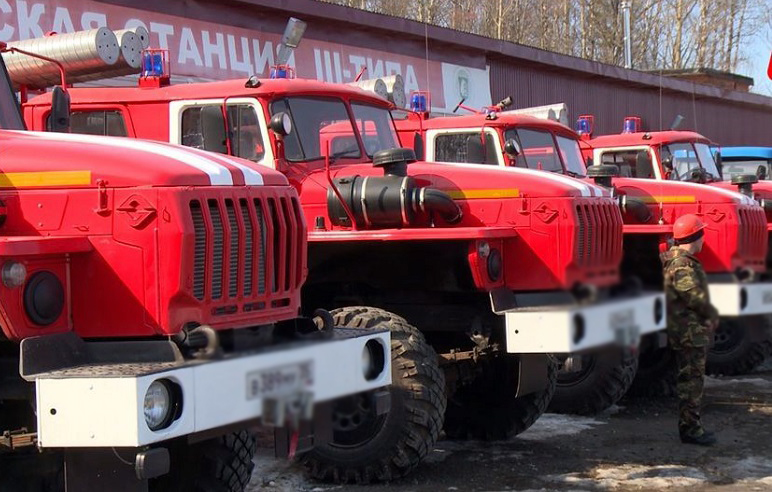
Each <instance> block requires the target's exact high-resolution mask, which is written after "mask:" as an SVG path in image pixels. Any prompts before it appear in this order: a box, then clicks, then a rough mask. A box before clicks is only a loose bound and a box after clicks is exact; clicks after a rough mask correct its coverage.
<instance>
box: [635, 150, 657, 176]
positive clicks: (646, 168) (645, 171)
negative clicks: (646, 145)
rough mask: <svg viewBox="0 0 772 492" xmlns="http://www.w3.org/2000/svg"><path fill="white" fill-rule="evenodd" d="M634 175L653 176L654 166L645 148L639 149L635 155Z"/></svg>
mask: <svg viewBox="0 0 772 492" xmlns="http://www.w3.org/2000/svg"><path fill="white" fill-rule="evenodd" d="M635 177H636V178H653V177H654V166H653V165H652V163H651V154H649V152H648V151H647V150H641V151H640V152H638V154H636V156H635Z"/></svg>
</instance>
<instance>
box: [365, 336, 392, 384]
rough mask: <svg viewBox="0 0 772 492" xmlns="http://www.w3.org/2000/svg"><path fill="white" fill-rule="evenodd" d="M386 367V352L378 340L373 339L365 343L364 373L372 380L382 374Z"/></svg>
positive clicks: (367, 378)
mask: <svg viewBox="0 0 772 492" xmlns="http://www.w3.org/2000/svg"><path fill="white" fill-rule="evenodd" d="M385 367H386V353H385V351H384V350H383V345H381V342H379V341H378V340H375V339H372V340H368V341H367V343H365V346H364V348H363V349H362V374H363V375H364V377H365V379H366V380H368V381H372V380H373V379H376V378H377V377H378V376H380V375H381V373H382V372H383V369H384V368H385Z"/></svg>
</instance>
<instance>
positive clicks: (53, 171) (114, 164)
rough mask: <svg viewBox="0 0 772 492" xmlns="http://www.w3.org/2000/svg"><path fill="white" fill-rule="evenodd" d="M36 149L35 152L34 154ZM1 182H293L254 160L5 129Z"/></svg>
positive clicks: (66, 184) (117, 140) (159, 145)
mask: <svg viewBox="0 0 772 492" xmlns="http://www.w3.org/2000/svg"><path fill="white" fill-rule="evenodd" d="M30 150H32V152H30ZM0 173H2V174H3V175H4V177H5V179H3V176H2V175H0V186H2V187H6V188H9V187H18V186H24V187H26V188H37V187H45V188H56V187H60V188H61V187H67V188H72V187H95V186H97V181H98V180H102V181H104V184H105V185H106V186H108V187H111V188H121V187H134V186H213V185H214V186H231V185H236V186H238V185H245V184H246V185H274V186H281V185H285V186H286V185H287V184H288V183H287V179H286V178H285V177H284V176H283V175H282V174H281V173H278V172H276V171H273V170H271V169H268V168H265V167H262V166H259V165H257V164H255V163H253V162H251V161H247V160H245V159H239V158H236V157H229V156H224V155H219V154H214V153H211V152H205V151H202V150H198V149H192V148H189V147H181V146H176V145H171V144H165V143H159V142H150V141H144V140H135V139H129V138H121V137H102V136H93V135H79V134H72V133H44V132H21V131H9V130H5V131H0Z"/></svg>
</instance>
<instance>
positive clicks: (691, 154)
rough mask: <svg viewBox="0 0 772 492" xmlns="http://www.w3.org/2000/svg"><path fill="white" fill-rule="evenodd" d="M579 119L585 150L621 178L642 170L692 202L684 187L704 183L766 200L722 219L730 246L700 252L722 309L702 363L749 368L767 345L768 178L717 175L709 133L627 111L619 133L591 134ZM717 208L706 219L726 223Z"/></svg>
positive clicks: (771, 217) (771, 308) (717, 368)
mask: <svg viewBox="0 0 772 492" xmlns="http://www.w3.org/2000/svg"><path fill="white" fill-rule="evenodd" d="M582 121H587V123H581V122H582ZM578 124H580V125H582V126H583V127H584V128H587V129H588V130H590V131H587V132H585V134H586V135H587V137H588V138H585V139H584V140H583V143H584V146H583V147H584V148H583V153H584V155H585V157H590V158H592V159H593V162H595V163H597V164H601V165H605V164H613V165H616V166H618V167H619V169H620V171H621V173H622V175H623V176H626V177H630V178H638V177H644V176H645V177H646V178H648V179H653V180H657V183H658V184H659V186H662V185H664V184H665V183H668V184H670V183H673V182H675V183H677V186H680V187H681V188H682V189H683V190H684V191H683V194H682V195H681V194H680V193H679V196H681V198H679V200H680V201H681V202H685V201H687V200H693V201H696V200H697V199H698V198H699V196H700V193H702V192H700V193H697V192H693V191H690V190H704V189H705V186H702V185H709V186H710V187H711V188H713V189H718V190H726V191H725V193H727V192H733V191H734V192H737V191H739V192H740V193H741V194H742V195H744V196H745V198H744V200H745V201H747V202H752V203H754V204H755V205H764V206H763V211H761V210H757V211H756V212H754V214H753V215H751V216H748V215H745V214H740V215H739V216H737V217H736V219H735V220H730V221H726V222H728V223H730V224H732V225H733V226H735V227H739V230H740V235H738V236H737V243H736V246H735V247H734V248H730V249H729V250H728V251H727V252H726V253H725V254H723V255H719V254H717V253H714V254H710V253H706V254H704V255H703V257H702V260H703V262H704V263H705V267H706V271H707V273H708V275H709V279H710V280H711V283H710V292H711V301H712V302H713V303H714V304H715V305H716V306H717V307H718V308H719V311H720V312H721V313H722V314H725V315H726V316H727V317H726V318H724V320H723V323H722V325H721V326H720V327H719V329H718V331H717V333H716V343H715V346H714V347H713V348H712V350H711V353H710V357H709V358H708V369H709V371H710V372H713V373H717V374H730V375H731V374H742V373H746V372H749V371H750V370H751V369H753V368H754V367H755V366H756V365H758V364H760V363H761V362H762V361H763V360H764V358H765V357H766V356H767V355H769V353H770V349H771V348H772V341H770V334H769V331H768V321H769V320H768V316H767V315H769V314H770V313H772V283H770V282H769V280H770V277H769V275H770V272H772V257H771V256H770V250H769V249H766V248H765V249H762V244H766V243H767V241H768V239H767V238H768V236H769V231H772V206H771V205H772V184H770V183H768V182H764V181H762V182H760V183H758V184H756V183H757V181H758V179H757V177H756V176H755V175H754V174H750V175H748V174H746V175H738V176H735V177H733V179H732V181H722V180H721V169H720V166H721V164H720V155H719V156H718V162H717V159H716V158H715V157H714V155H713V154H712V152H711V149H710V147H711V145H712V144H711V142H710V140H708V139H707V138H705V137H704V136H702V135H700V134H699V133H696V132H690V131H679V130H669V131H655V132H644V131H642V129H641V120H640V118H636V117H629V118H625V121H624V123H623V132H622V133H621V134H619V135H603V136H598V137H592V132H591V129H592V127H591V123H590V121H589V118H588V117H583V118H582V117H580V123H578ZM639 163H640V164H639ZM658 184H654V183H652V185H651V186H658ZM735 194H736V193H735ZM756 202H758V203H756ZM722 212H723V210H718V209H714V208H710V209H707V210H702V213H703V214H704V215H705V217H706V218H707V219H708V220H709V221H710V222H709V223H710V224H711V225H713V224H717V225H718V224H721V223H722V222H724V221H723V219H724V217H723V216H722V215H721V213H722ZM726 218H727V219H731V217H726ZM709 227H710V226H709ZM714 227H715V226H714ZM746 230H747V231H748V232H745V233H743V231H746ZM707 243H709V244H712V246H711V247H712V248H713V249H718V250H722V249H723V248H724V246H723V244H727V239H726V238H725V237H723V236H722V235H718V236H715V237H712V238H711V237H709V238H708V240H707ZM722 243H723V244H722ZM730 244H731V243H730ZM732 253H733V254H732Z"/></svg>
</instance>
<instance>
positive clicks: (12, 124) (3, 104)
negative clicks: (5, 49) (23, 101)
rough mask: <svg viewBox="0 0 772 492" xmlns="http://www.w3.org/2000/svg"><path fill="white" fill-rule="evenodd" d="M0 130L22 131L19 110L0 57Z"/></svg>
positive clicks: (22, 125)
mask: <svg viewBox="0 0 772 492" xmlns="http://www.w3.org/2000/svg"><path fill="white" fill-rule="evenodd" d="M0 128H2V129H4V130H24V121H23V120H22V118H21V108H20V107H19V101H18V100H17V99H16V95H15V94H14V92H13V87H12V86H11V79H10V77H8V71H7V70H6V68H5V62H3V61H2V57H0Z"/></svg>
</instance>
